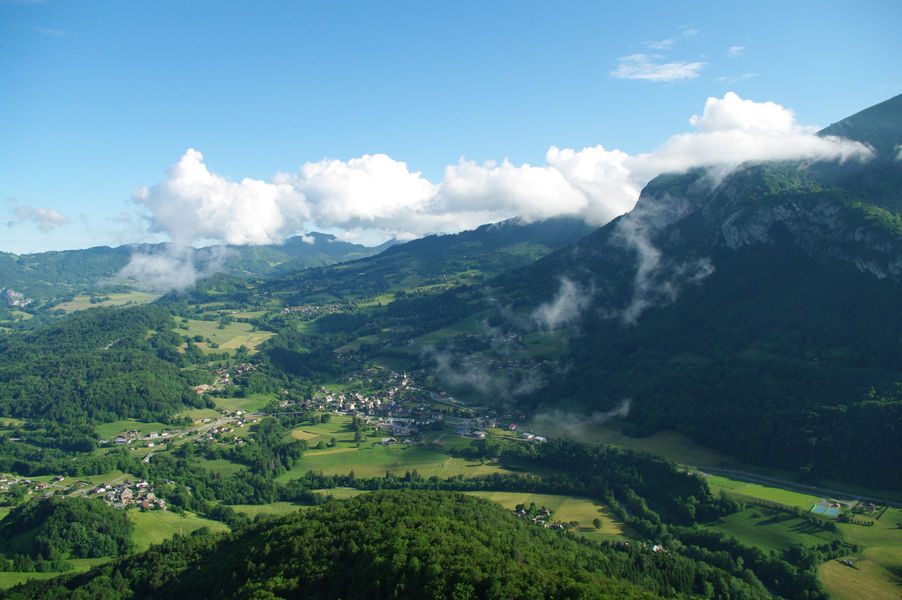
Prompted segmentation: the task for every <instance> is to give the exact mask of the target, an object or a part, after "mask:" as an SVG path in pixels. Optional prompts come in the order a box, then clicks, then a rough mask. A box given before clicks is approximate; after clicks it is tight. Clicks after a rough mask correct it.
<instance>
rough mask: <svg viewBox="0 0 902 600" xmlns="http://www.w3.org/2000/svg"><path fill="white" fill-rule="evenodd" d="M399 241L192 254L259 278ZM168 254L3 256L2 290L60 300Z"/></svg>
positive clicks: (319, 238)
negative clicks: (147, 257)
mask: <svg viewBox="0 0 902 600" xmlns="http://www.w3.org/2000/svg"><path fill="white" fill-rule="evenodd" d="M394 243H395V242H394V240H391V241H389V242H386V243H385V244H382V245H381V246H375V247H367V246H361V245H359V244H352V243H350V242H343V241H341V240H339V239H337V238H336V237H335V236H333V235H329V234H324V233H311V234H308V235H304V236H296V237H292V238H289V239H287V240H285V242H284V243H283V244H268V245H262V246H211V247H207V248H201V249H198V250H194V251H193V254H192V256H193V260H194V262H195V264H196V266H197V267H198V269H199V271H201V272H206V271H207V270H208V267H210V265H212V264H213V263H215V264H216V265H217V267H216V270H222V271H223V272H225V273H228V274H230V275H234V276H239V277H248V276H257V277H259V276H263V275H269V274H274V273H289V272H291V271H297V270H301V269H307V268H310V267H321V266H324V265H331V264H334V263H337V262H341V261H346V260H354V259H358V258H363V257H365V256H371V255H373V254H378V253H380V252H382V251H383V250H385V249H386V248H390V247H391V246H392V245H393V244H394ZM165 250H166V246H165V244H133V245H127V246H118V247H116V248H110V247H107V246H98V247H95V248H87V249H84V250H64V251H57V252H38V253H34V254H21V255H16V254H10V253H6V252H0V288H8V289H11V290H14V291H16V292H19V293H22V294H24V295H25V296H26V297H27V298H29V299H34V300H50V299H53V298H57V299H58V298H61V297H64V296H67V295H72V294H75V293H79V292H84V291H91V290H97V289H101V288H104V287H109V286H110V285H113V283H111V282H109V281H107V280H109V279H110V278H115V276H116V274H117V273H118V272H119V271H120V270H122V268H123V267H125V265H126V264H128V261H129V259H130V257H131V256H132V254H135V253H140V254H160V253H163V252H165ZM114 283H117V284H119V285H122V284H123V283H125V284H126V285H127V284H128V282H123V281H117V282H114Z"/></svg>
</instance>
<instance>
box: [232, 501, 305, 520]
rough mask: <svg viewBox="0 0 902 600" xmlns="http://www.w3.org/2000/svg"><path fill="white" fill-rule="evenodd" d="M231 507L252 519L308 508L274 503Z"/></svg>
mask: <svg viewBox="0 0 902 600" xmlns="http://www.w3.org/2000/svg"><path fill="white" fill-rule="evenodd" d="M230 506H231V507H232V508H234V509H235V510H237V511H238V512H242V513H244V514H246V515H247V516H249V517H251V518H254V517H257V516H258V515H267V516H276V517H278V516H281V515H287V514H289V513H293V512H297V511H298V510H301V509H303V508H306V507H304V506H299V505H297V504H292V503H291V502H273V503H272V504H231V505H230Z"/></svg>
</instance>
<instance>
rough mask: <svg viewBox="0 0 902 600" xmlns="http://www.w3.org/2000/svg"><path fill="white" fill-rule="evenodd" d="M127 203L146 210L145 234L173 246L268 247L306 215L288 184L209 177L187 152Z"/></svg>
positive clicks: (200, 157) (196, 156)
mask: <svg viewBox="0 0 902 600" xmlns="http://www.w3.org/2000/svg"><path fill="white" fill-rule="evenodd" d="M133 200H134V201H135V202H136V203H137V204H140V205H142V206H144V207H146V208H147V209H148V210H149V211H150V216H151V219H150V223H151V225H150V230H151V231H152V232H163V233H166V234H168V235H169V237H170V239H171V240H172V242H173V244H174V245H175V246H177V247H181V246H187V245H190V244H192V243H195V242H197V241H200V240H213V241H219V242H225V243H227V244H239V245H240V244H269V243H273V242H278V241H281V240H282V239H283V238H284V237H285V236H286V235H289V234H291V233H293V232H294V231H295V230H296V229H297V228H298V227H299V226H300V225H301V224H302V223H303V222H304V220H305V219H307V218H309V211H308V210H307V207H306V205H305V203H304V202H303V198H302V197H301V196H300V194H299V193H298V191H297V189H296V188H295V187H294V186H292V185H290V184H288V183H268V182H265V181H260V180H256V179H242V180H241V181H240V182H233V181H229V180H227V179H226V178H224V177H222V176H220V175H216V174H214V173H211V172H210V171H209V170H208V169H207V166H206V165H205V164H204V157H203V155H202V154H201V153H200V152H198V151H197V150H194V149H193V148H189V149H188V151H187V152H185V154H184V155H183V156H182V158H181V159H180V160H179V162H178V163H176V164H175V165H174V166H173V167H172V168H171V169H169V172H168V177H167V179H166V180H165V181H163V182H161V183H158V184H156V185H154V186H152V187H150V188H139V189H138V190H137V191H136V192H135V194H134V196H133Z"/></svg>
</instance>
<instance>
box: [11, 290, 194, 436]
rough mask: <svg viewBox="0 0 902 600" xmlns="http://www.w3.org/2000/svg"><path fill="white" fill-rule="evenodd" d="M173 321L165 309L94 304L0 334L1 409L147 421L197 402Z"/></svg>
mask: <svg viewBox="0 0 902 600" xmlns="http://www.w3.org/2000/svg"><path fill="white" fill-rule="evenodd" d="M173 327H174V322H173V321H172V318H171V317H170V315H169V313H168V312H167V311H166V310H165V309H163V308H162V307H158V306H142V307H136V308H128V309H112V308H109V309H107V308H98V309H93V310H89V311H84V312H81V313H78V314H75V315H72V316H71V317H69V318H66V319H62V320H60V321H57V322H55V323H52V324H50V325H47V326H44V327H43V328H41V329H38V330H36V331H34V332H25V333H22V334H21V335H16V336H4V337H0V415H6V416H15V417H26V418H28V417H38V418H42V419H47V420H51V421H57V422H69V423H72V422H81V421H84V420H86V419H91V420H99V421H110V420H114V419H117V418H128V417H133V418H139V419H145V420H150V421H152V420H157V419H164V418H167V417H168V416H169V415H170V414H171V413H172V412H173V411H175V410H176V409H178V408H180V407H182V406H184V405H194V406H202V405H203V403H202V401H201V400H200V399H199V398H198V396H197V395H196V394H194V392H193V391H192V390H191V389H190V386H191V385H192V384H195V383H194V380H193V379H192V377H191V374H190V373H189V372H186V371H183V370H181V369H180V368H179V367H181V366H184V361H185V358H184V357H183V355H182V354H180V353H179V352H178V351H177V347H178V345H179V344H180V343H181V342H182V340H181V338H180V336H178V335H176V334H175V333H174V332H173V331H172V329H173Z"/></svg>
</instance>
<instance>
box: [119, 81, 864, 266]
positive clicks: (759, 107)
mask: <svg viewBox="0 0 902 600" xmlns="http://www.w3.org/2000/svg"><path fill="white" fill-rule="evenodd" d="M689 123H690V125H691V126H692V130H691V131H689V132H686V133H681V134H677V135H674V136H672V137H670V138H669V139H667V140H666V141H665V142H664V143H663V144H662V145H661V146H660V147H658V148H657V149H656V150H654V151H652V152H648V153H643V154H629V153H626V152H623V151H621V150H617V149H607V148H605V147H604V146H602V145H600V144H599V145H597V146H592V147H587V148H583V149H581V150H575V149H572V148H558V147H556V146H552V147H550V148H549V149H548V151H547V152H546V155H545V162H544V164H540V165H530V164H520V165H516V164H513V163H510V162H509V161H507V160H504V161H501V162H500V163H499V162H494V161H490V162H485V163H476V162H473V161H469V160H465V159H461V160H460V161H459V162H457V163H455V164H452V165H448V166H447V167H446V168H445V171H444V177H443V179H442V180H441V181H439V182H431V181H429V180H428V179H426V178H425V177H424V176H423V175H422V174H421V173H419V172H416V171H412V170H411V169H410V168H409V167H408V165H407V164H406V163H405V162H402V161H399V160H396V159H394V158H392V157H390V156H387V155H385V154H367V155H363V156H360V157H357V158H352V159H350V160H347V161H342V160H335V159H329V160H322V161H318V162H308V163H305V164H303V165H302V166H301V167H300V168H299V169H298V170H297V171H296V172H293V173H279V174H277V175H275V176H274V177H273V178H272V179H271V180H269V181H264V180H259V179H251V178H245V179H242V180H240V181H231V180H229V179H227V178H225V177H223V176H221V175H218V174H216V173H214V172H212V171H211V170H210V169H209V168H208V166H207V165H206V163H205V161H204V157H203V155H202V154H201V153H200V152H199V151H197V150H195V149H189V150H187V151H186V152H185V154H184V155H183V156H182V157H181V158H180V159H179V161H178V162H177V163H176V164H175V165H174V166H173V167H172V168H170V169H169V171H168V172H167V176H166V178H165V179H164V180H163V181H161V182H159V183H156V184H154V185H152V186H150V187H142V188H139V189H138V190H137V191H136V192H135V194H134V196H133V200H134V202H135V203H136V204H138V205H139V206H141V207H143V208H144V209H145V210H146V212H147V218H148V220H149V223H150V229H151V230H152V231H154V232H160V233H165V234H167V235H168V237H169V238H170V240H171V241H172V243H173V245H174V246H175V247H177V248H181V247H186V246H189V245H192V244H197V243H206V242H220V243H226V244H236V245H242V244H269V243H278V242H280V241H282V240H284V239H285V238H286V237H288V236H290V235H292V234H295V233H298V232H303V231H310V230H314V229H326V230H331V231H336V232H339V233H343V234H344V235H346V236H349V237H352V236H358V237H359V236H365V237H368V238H369V239H377V238H382V239H387V238H390V237H395V238H399V239H411V238H415V237H420V236H423V235H426V234H430V233H453V232H457V231H461V230H465V229H472V228H474V227H476V226H478V225H481V224H484V223H489V222H494V221H500V220H503V219H507V218H511V217H520V218H522V219H524V220H525V221H535V220H542V219H546V218H551V217H559V216H571V217H580V218H583V219H584V220H586V221H587V222H588V223H590V224H593V225H599V226H600V225H603V224H604V223H607V222H608V221H610V220H611V219H613V218H614V217H616V216H618V215H620V214H623V213H625V212H628V211H629V210H630V209H632V207H633V206H634V205H635V203H636V200H637V199H638V197H639V192H640V191H641V189H642V188H643V187H644V186H645V184H646V183H648V181H650V180H651V179H652V178H653V177H655V176H657V175H658V174H660V173H663V172H685V171H686V170H689V169H692V168H695V167H716V168H718V169H719V170H720V171H721V172H723V171H727V170H729V169H731V168H734V167H735V166H737V165H739V164H741V163H742V162H745V161H749V160H752V161H761V160H799V159H804V160H840V161H844V160H850V159H867V158H868V157H869V156H870V155H871V150H870V149H869V148H868V147H866V146H864V145H863V144H861V143H858V142H853V141H849V140H845V139H842V138H837V137H832V136H823V137H821V136H817V135H815V133H814V132H815V128H813V127H806V126H803V125H801V124H799V123H798V122H797V120H796V118H795V115H794V114H793V112H792V111H791V110H789V109H787V108H785V107H783V106H781V105H779V104H776V103H773V102H755V101H752V100H746V99H743V98H741V97H739V96H738V95H737V94H735V93H733V92H728V93H726V94H725V95H724V96H723V97H722V98H714V97H712V98H708V99H707V101H706V102H705V106H704V110H703V111H702V113H701V114H700V115H694V116H692V117H691V118H690V119H689Z"/></svg>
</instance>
